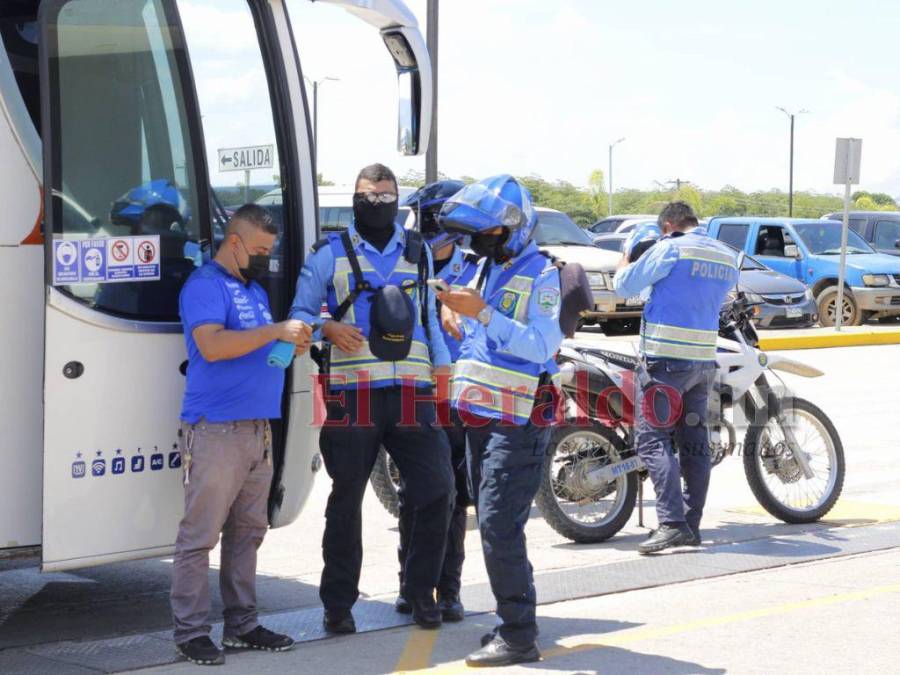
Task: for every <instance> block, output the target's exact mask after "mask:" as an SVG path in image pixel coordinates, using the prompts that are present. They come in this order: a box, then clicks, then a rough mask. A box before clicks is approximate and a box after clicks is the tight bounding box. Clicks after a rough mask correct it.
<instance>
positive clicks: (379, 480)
mask: <svg viewBox="0 0 900 675" xmlns="http://www.w3.org/2000/svg"><path fill="white" fill-rule="evenodd" d="M369 483H370V484H371V485H372V489H373V490H374V491H375V496H376V497H378V501H380V502H381V505H382V506H383V507H384V508H385V510H386V511H387V512H388V513H390V514H391V515H392V516H394V518H399V517H400V498H399V497H398V494H397V491H398V489H399V488H400V472H399V471H398V470H397V465H396V464H394V460H392V459H391V458H390V456H389V455H388V454H387V452H386V451H385V449H384V448H381V449H380V450H379V451H378V457H377V458H376V459H375V466H373V467H372V473H371V474H370V475H369Z"/></svg>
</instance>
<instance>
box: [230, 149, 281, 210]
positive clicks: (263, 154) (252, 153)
mask: <svg viewBox="0 0 900 675" xmlns="http://www.w3.org/2000/svg"><path fill="white" fill-rule="evenodd" d="M218 152H219V171H243V172H244V203H245V204H246V203H247V202H249V201H250V172H251V171H253V170H254V169H271V168H274V166H275V146H274V145H248V146H244V147H242V148H219V150H218Z"/></svg>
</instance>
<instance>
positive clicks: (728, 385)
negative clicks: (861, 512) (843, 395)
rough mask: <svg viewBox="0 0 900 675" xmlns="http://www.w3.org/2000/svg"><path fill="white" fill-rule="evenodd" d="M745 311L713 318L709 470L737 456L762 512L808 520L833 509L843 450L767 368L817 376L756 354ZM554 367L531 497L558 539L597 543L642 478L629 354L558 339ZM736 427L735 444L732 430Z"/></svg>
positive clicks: (626, 513) (624, 511)
mask: <svg viewBox="0 0 900 675" xmlns="http://www.w3.org/2000/svg"><path fill="white" fill-rule="evenodd" d="M753 311H754V306H753V305H752V304H750V303H748V302H747V300H746V298H745V297H744V296H743V294H742V293H740V292H739V293H737V295H736V296H735V297H734V298H733V300H732V301H730V302H729V303H728V304H727V305H726V306H725V307H723V311H722V313H721V315H720V326H719V339H718V346H717V348H718V353H717V355H716V365H717V372H716V379H715V385H714V387H713V391H712V393H711V395H710V406H709V419H708V427H709V431H710V452H711V455H712V462H713V465H716V464H718V463H719V462H721V461H722V460H723V459H724V458H725V457H727V456H729V455H734V454H735V453H738V452H739V453H740V454H741V455H742V456H743V462H744V472H745V474H746V476H747V482H748V483H749V484H750V489H751V490H752V492H753V494H754V496H755V497H756V499H757V500H758V501H759V503H760V504H761V505H762V507H763V508H764V509H765V510H766V511H768V512H769V513H771V514H772V515H773V516H775V517H776V518H779V519H780V520H783V521H784V522H787V523H810V522H814V521H816V520H819V519H820V518H822V517H823V516H824V515H825V514H826V513H828V511H829V510H831V508H832V507H833V506H834V504H835V502H836V501H837V499H838V496H839V495H840V493H841V489H842V487H843V482H844V450H843V446H842V445H841V439H840V437H839V436H838V433H837V431H836V430H835V428H834V425H833V424H832V423H831V420H829V419H828V417H827V416H826V415H825V413H824V412H822V410H820V409H819V408H818V407H816V406H815V405H813V404H812V403H810V402H809V401H806V400H804V399H801V398H796V397H793V396H790V395H788V394H787V393H786V391H787V389H786V387H784V386H783V382H781V385H782V386H781V387H778V388H777V389H776V388H773V386H772V384H771V383H770V378H773V377H774V378H776V379H778V380H779V382H780V378H778V375H777V373H776V372H775V371H778V370H780V371H784V372H789V373H793V374H795V375H800V376H802V377H819V376H821V375H822V374H823V373H822V372H821V371H819V370H817V369H816V368H812V367H810V366H807V365H804V364H802V363H799V362H797V361H794V360H793V359H789V358H786V357H783V356H780V355H773V354H766V353H764V352H761V351H759V350H758V349H757V345H758V342H759V339H758V336H757V334H756V331H755V329H754V327H753V324H752V322H751V318H752V316H753ZM558 361H559V363H560V368H561V370H562V376H563V395H564V398H565V415H566V421H565V423H563V424H562V425H560V426H558V427H557V428H555V429H554V432H553V437H552V440H551V442H550V446H549V447H548V450H547V456H546V458H545V460H544V475H543V478H542V482H541V487H540V490H539V491H538V494H537V497H536V499H535V501H536V503H537V505H538V507H539V508H540V510H541V513H542V514H543V516H544V519H545V520H546V521H547V522H548V523H549V524H550V525H551V526H552V527H553V529H554V530H556V531H557V532H558V533H559V534H561V535H563V536H564V537H566V538H568V539H571V540H572V541H576V542H599V541H604V540H606V539H608V538H610V537H612V536H613V535H614V534H615V533H616V532H618V531H619V530H620V529H622V528H623V527H624V526H625V524H626V523H627V522H628V519H629V518H630V517H631V514H632V512H633V510H634V507H635V503H636V501H637V498H638V491H639V486H640V483H639V481H642V480H644V479H645V478H646V477H647V473H646V470H645V468H644V465H643V462H641V459H640V458H639V457H638V456H637V454H636V452H635V448H634V435H633V429H632V424H633V412H632V411H633V410H634V405H635V399H636V397H637V396H636V391H637V387H636V384H637V383H636V380H637V378H638V377H640V372H641V370H640V369H641V365H640V362H639V361H638V359H637V358H635V357H631V356H628V355H624V354H620V353H617V352H611V351H608V350H604V349H598V348H594V347H588V346H585V345H583V344H579V343H578V342H577V341H574V340H566V341H564V343H563V346H562V349H561V350H560V354H559V358H558ZM741 427H746V433H745V435H744V441H743V444H742V445H740V444H738V441H737V429H738V428H741Z"/></svg>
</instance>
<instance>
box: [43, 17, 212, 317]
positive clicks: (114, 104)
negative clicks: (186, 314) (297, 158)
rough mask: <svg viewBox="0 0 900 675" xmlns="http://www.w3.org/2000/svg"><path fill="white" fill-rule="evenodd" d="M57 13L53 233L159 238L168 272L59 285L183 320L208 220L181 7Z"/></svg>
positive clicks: (125, 311) (52, 76)
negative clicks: (183, 293) (182, 306)
mask: <svg viewBox="0 0 900 675" xmlns="http://www.w3.org/2000/svg"><path fill="white" fill-rule="evenodd" d="M54 9H55V11H56V14H55V16H54V17H53V18H51V24H52V25H54V24H55V25H54V30H52V31H51V32H50V36H51V38H55V39H54V40H52V44H48V45H47V49H48V50H49V56H50V73H49V82H48V86H49V92H50V107H51V110H53V113H52V119H51V126H50V129H51V133H52V135H53V142H52V143H51V145H50V147H51V148H52V150H53V157H52V158H51V160H50V164H51V166H50V176H51V178H50V181H51V184H52V189H53V192H52V194H53V200H52V202H51V209H52V218H51V220H52V224H53V239H54V240H60V239H66V240H75V239H100V238H110V237H129V236H143V235H146V236H148V237H151V238H154V237H156V236H158V237H159V251H158V252H155V254H158V256H159V257H158V262H159V276H160V278H159V280H155V281H128V280H125V281H118V282H116V283H108V282H98V283H79V284H71V285H68V286H65V285H63V286H60V288H61V289H62V290H63V291H64V292H66V293H68V294H70V295H72V296H74V297H75V298H78V299H80V300H81V301H82V302H84V303H86V304H88V305H89V306H91V307H94V308H95V309H97V310H100V311H103V312H106V313H110V314H114V315H118V316H122V317H127V318H129V319H137V320H141V321H177V320H178V294H179V291H180V290H181V286H182V285H183V284H184V282H185V280H186V279H187V277H188V276H189V275H190V274H191V272H193V270H194V269H195V266H196V265H197V264H199V259H200V256H199V250H200V242H201V241H202V240H203V239H206V238H208V235H207V234H205V233H204V223H205V222H207V221H208V216H207V208H206V206H205V205H204V204H203V203H202V200H201V199H200V195H203V196H204V198H205V195H206V188H205V178H204V179H201V180H198V179H197V173H196V171H197V167H195V162H194V156H195V152H196V149H197V147H198V143H199V131H198V126H197V120H196V119H191V117H190V112H189V111H191V110H192V109H193V107H192V105H191V99H190V97H191V96H192V95H193V94H192V85H191V82H190V76H189V71H188V68H187V57H186V54H185V52H184V46H183V44H181V32H180V30H178V29H177V28H176V27H175V26H176V25H177V21H175V20H174V15H173V14H172V12H174V11H175V10H174V5H173V3H172V2H170V1H165V0H120V1H119V2H115V3H109V2H106V1H105V0H69V1H68V2H58V3H56V4H55V5H54ZM200 175H201V176H202V175H203V174H200ZM132 242H133V245H134V247H135V248H136V247H137V245H138V244H139V243H140V242H139V241H138V240H132ZM122 250H125V249H122ZM151 252H153V251H151ZM138 253H139V252H138V251H136V250H133V251H131V255H137V254H138ZM145 253H146V251H144V252H143V253H141V254H142V255H143V254H145ZM107 262H108V261H107ZM85 264H87V260H86V259H85Z"/></svg>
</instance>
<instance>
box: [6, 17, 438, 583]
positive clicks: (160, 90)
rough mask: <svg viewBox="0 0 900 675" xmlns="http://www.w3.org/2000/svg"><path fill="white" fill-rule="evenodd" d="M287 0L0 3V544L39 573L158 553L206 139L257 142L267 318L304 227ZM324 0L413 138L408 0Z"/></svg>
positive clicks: (422, 67) (282, 303) (293, 504)
mask: <svg viewBox="0 0 900 675" xmlns="http://www.w3.org/2000/svg"><path fill="white" fill-rule="evenodd" d="M305 1H306V0H287V2H285V0H215V1H214V2H212V1H211V0H116V1H115V2H110V1H109V0H4V2H2V3H0V45H2V49H0V203H2V204H3V210H4V217H3V219H2V221H0V269H2V271H3V277H4V278H3V283H2V284H0V306H2V308H3V310H4V312H5V314H4V317H3V322H2V328H0V331H2V342H0V344H2V349H0V374H2V378H3V382H2V384H0V387H2V389H0V391H2V407H0V442H2V447H0V453H2V454H0V457H2V460H3V468H2V470H0V557H11V556H18V555H34V554H37V553H39V555H40V561H41V567H42V569H43V570H45V571H51V570H65V569H71V568H78V567H84V566H88V565H95V564H99V563H106V562H113V561H121V560H131V559H136V558H143V557H154V556H164V555H168V554H170V553H171V552H172V550H173V544H174V541H175V535H176V531H177V526H178V521H179V518H180V516H181V512H182V505H183V493H182V486H181V478H182V476H181V470H180V466H179V465H180V459H179V456H178V453H177V448H176V429H177V419H178V413H179V408H180V402H181V396H182V391H183V386H184V371H185V368H186V361H185V348H184V340H183V335H182V330H181V326H180V324H179V321H178V292H179V290H180V288H181V285H182V283H183V282H184V280H185V279H186V278H187V276H188V275H189V274H190V273H191V271H193V269H195V267H196V266H197V265H199V264H201V263H202V261H203V260H204V259H205V258H206V257H208V256H209V255H211V253H212V250H211V249H212V248H213V247H214V246H215V242H216V241H217V240H218V239H219V237H217V236H216V231H217V230H218V229H219V228H220V227H221V224H222V222H223V221H222V217H221V215H222V209H221V207H220V206H219V205H218V200H217V199H216V195H215V190H214V189H213V188H211V187H210V186H211V184H212V181H211V177H212V176H214V175H216V174H217V172H218V169H219V167H217V164H216V162H217V156H216V155H217V153H216V148H217V147H228V146H227V145H225V143H226V142H227V141H229V140H232V141H234V140H236V141H238V143H237V144H244V141H245V140H246V141H247V143H246V145H252V144H253V141H259V142H264V143H273V144H274V146H275V155H276V160H275V164H274V166H275V167H276V169H275V171H273V172H272V173H276V174H277V180H278V182H279V187H280V189H281V191H282V194H283V203H282V208H281V209H279V212H278V216H277V218H276V219H277V221H278V226H279V228H280V246H279V250H278V252H277V256H276V257H275V259H273V264H272V269H271V274H270V275H269V277H268V279H267V281H266V284H267V290H268V292H269V295H270V298H271V301H272V306H273V310H274V312H275V314H276V315H277V316H276V317H275V318H276V320H277V319H279V318H282V317H284V315H285V314H286V312H287V309H288V307H289V305H290V302H291V299H292V295H293V288H294V282H295V279H296V277H297V273H298V271H299V267H300V265H301V264H302V262H303V255H304V252H305V251H307V250H309V247H310V245H311V244H312V242H314V241H315V240H316V238H317V209H316V186H315V176H316V171H315V167H314V166H313V161H314V160H313V152H312V147H311V143H312V141H311V138H312V135H311V131H310V122H309V110H308V105H307V100H306V97H305V93H304V88H303V84H302V83H303V73H302V71H301V64H300V59H299V57H298V52H297V48H296V45H295V43H294V37H293V33H292V29H291V22H290V5H291V4H292V3H300V2H305ZM320 1H322V0H320ZM324 1H325V2H329V3H330V4H333V5H339V6H342V7H344V8H345V9H347V10H348V11H350V12H352V13H353V14H355V15H357V16H358V17H359V18H361V19H362V20H364V21H365V22H367V23H369V24H371V25H372V26H374V28H375V29H377V30H378V31H380V34H381V37H382V39H383V40H384V42H385V44H386V46H387V47H388V53H389V55H390V57H391V58H393V61H394V65H395V66H396V70H397V73H398V79H399V83H400V106H399V107H400V117H399V125H398V126H399V131H398V148H399V150H400V151H401V152H403V153H404V154H419V153H421V152H424V150H425V147H426V145H427V143H428V138H427V135H428V130H429V128H430V118H431V98H432V95H431V70H430V69H431V66H430V63H429V60H428V55H427V51H426V49H425V44H424V40H423V39H422V36H421V33H420V31H419V29H418V26H417V23H416V19H415V17H414V15H413V14H412V13H411V12H410V11H409V10H408V9H407V8H406V7H405V6H404V4H403V3H402V2H401V1H400V0H324ZM322 11H327V10H322ZM235 51H238V52H239V53H240V60H241V68H242V74H241V77H240V78H238V77H235V73H233V72H231V71H232V69H231V68H230V67H229V65H228V58H229V55H231V56H232V57H233V56H234V53H235ZM247 95H251V96H253V97H254V99H253V101H251V103H250V104H249V105H247V106H245V107H244V109H243V110H244V112H241V110H242V109H241V108H240V106H238V105H236V101H240V100H241V98H242V97H244V96H247ZM251 135H252V138H251ZM232 175H234V176H238V175H239V174H232ZM151 216H153V217H151ZM219 235H220V236H221V231H220V230H219ZM309 364H310V362H309V359H298V360H297V362H296V363H295V364H294V367H293V371H292V372H291V373H290V374H289V378H288V386H286V388H285V396H284V401H283V412H284V416H283V419H282V422H281V423H280V424H278V425H277V430H276V452H275V457H276V461H277V470H276V475H275V479H274V482H273V485H272V491H271V498H270V522H271V524H272V526H273V527H279V526H283V525H286V524H288V523H290V522H291V521H293V520H294V519H295V518H296V517H297V515H298V514H299V513H300V511H301V509H302V508H303V505H304V502H305V501H306V499H307V496H308V494H309V491H310V489H311V487H312V483H313V479H314V476H315V472H316V470H317V469H318V466H319V461H318V456H317V449H318V442H317V435H318V430H317V429H315V428H314V427H312V425H311V424H310V421H311V419H310V418H311V412H312V395H311V379H310V377H309V375H310V365H309Z"/></svg>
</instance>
